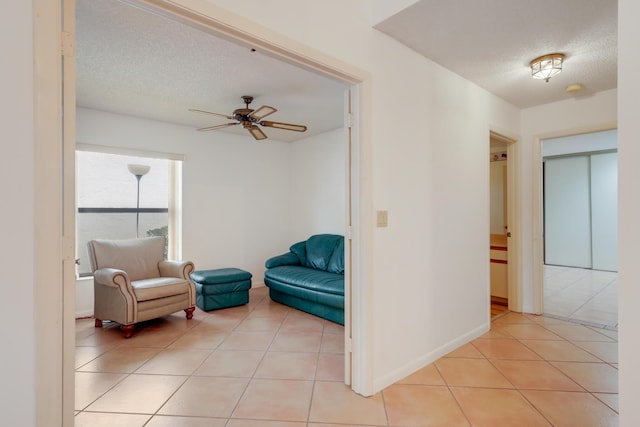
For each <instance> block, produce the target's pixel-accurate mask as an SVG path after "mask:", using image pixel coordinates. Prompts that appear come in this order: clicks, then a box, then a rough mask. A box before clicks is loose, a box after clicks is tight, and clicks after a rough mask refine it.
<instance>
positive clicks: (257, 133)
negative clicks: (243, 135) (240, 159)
mask: <svg viewBox="0 0 640 427" xmlns="http://www.w3.org/2000/svg"><path fill="white" fill-rule="evenodd" d="M245 129H247V130H248V131H249V133H250V134H251V136H253V137H254V138H255V139H257V140H258V141H260V140H262V139H267V135H265V133H264V132H262V129H260V128H259V127H258V126H256V125H251V126H249V127H246V128H245Z"/></svg>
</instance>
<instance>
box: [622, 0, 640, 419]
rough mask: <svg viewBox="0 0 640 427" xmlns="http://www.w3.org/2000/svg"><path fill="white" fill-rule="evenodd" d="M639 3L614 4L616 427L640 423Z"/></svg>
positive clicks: (624, 1)
mask: <svg viewBox="0 0 640 427" xmlns="http://www.w3.org/2000/svg"><path fill="white" fill-rule="evenodd" d="M638 18H640V2H638V1H636V0H619V1H618V40H619V41H618V85H619V88H620V91H619V94H620V95H619V98H618V109H619V120H618V123H619V126H618V130H619V131H618V197H619V198H618V213H619V216H618V221H619V223H618V224H619V227H620V230H621V232H620V240H619V255H620V257H619V259H620V273H619V274H618V313H619V314H618V320H619V322H620V323H619V324H620V343H619V361H620V365H619V367H620V373H619V375H618V377H619V381H620V383H619V392H620V427H635V426H639V425H640V408H638V398H637V396H638V395H637V390H638V384H640V364H638V360H640V346H638V325H640V311H639V310H638V301H640V286H638V283H640V269H639V268H638V254H640V222H639V221H638V218H640V192H639V191H638V183H639V182H640V168H639V167H638V164H640V144H638V141H639V140H640V120H638V111H640V80H639V79H638V75H640V56H638V40H640V26H639V25H638Z"/></svg>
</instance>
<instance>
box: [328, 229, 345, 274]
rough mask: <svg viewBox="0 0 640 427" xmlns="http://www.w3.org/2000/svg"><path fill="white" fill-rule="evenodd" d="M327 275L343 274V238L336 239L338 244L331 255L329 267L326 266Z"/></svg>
mask: <svg viewBox="0 0 640 427" xmlns="http://www.w3.org/2000/svg"><path fill="white" fill-rule="evenodd" d="M327 271H328V272H329V273H336V274H344V238H342V237H341V238H340V239H338V244H337V245H336V248H335V249H334V250H333V254H331V258H330V259H329V265H328V266H327Z"/></svg>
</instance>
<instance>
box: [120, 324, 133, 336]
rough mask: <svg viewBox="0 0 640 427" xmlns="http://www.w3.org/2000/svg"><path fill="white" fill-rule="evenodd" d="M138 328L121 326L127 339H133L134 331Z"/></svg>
mask: <svg viewBox="0 0 640 427" xmlns="http://www.w3.org/2000/svg"><path fill="white" fill-rule="evenodd" d="M135 328H136V325H135V324H134V325H120V330H121V331H122V332H123V333H124V337H125V338H131V335H133V330H134V329H135Z"/></svg>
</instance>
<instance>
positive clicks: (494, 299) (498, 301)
mask: <svg viewBox="0 0 640 427" xmlns="http://www.w3.org/2000/svg"><path fill="white" fill-rule="evenodd" d="M491 304H496V305H504V306H505V307H508V306H509V298H503V297H495V296H493V295H491Z"/></svg>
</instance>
